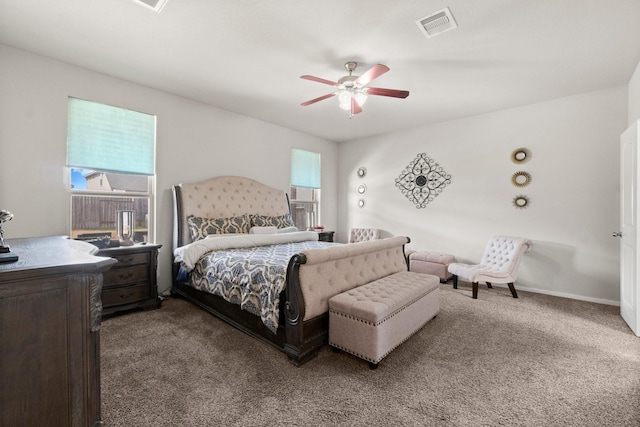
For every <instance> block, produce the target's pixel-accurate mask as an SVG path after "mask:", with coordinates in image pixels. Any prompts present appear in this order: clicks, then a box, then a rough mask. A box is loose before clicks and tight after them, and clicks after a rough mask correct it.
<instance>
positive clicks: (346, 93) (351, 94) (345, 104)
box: [337, 89, 368, 111]
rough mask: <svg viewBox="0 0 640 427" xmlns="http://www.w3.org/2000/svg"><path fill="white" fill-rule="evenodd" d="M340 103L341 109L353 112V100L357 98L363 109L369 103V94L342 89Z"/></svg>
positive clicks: (339, 97)
mask: <svg viewBox="0 0 640 427" xmlns="http://www.w3.org/2000/svg"><path fill="white" fill-rule="evenodd" d="M337 98H338V103H339V104H340V108H342V109H343V110H346V111H351V98H355V100H356V102H357V103H358V105H360V106H361V107H362V106H363V105H364V103H365V102H367V98H368V96H367V94H366V93H365V92H364V91H363V90H362V89H355V90H354V89H342V90H340V91H339V92H338V96H337Z"/></svg>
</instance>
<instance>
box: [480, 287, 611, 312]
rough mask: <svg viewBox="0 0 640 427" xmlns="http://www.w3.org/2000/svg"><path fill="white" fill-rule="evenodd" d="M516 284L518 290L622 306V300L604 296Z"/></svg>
mask: <svg viewBox="0 0 640 427" xmlns="http://www.w3.org/2000/svg"><path fill="white" fill-rule="evenodd" d="M492 285H493V286H494V287H499V288H508V287H507V285H502V284H496V283H492ZM515 285H516V291H525V292H533V293H535V294H543V295H551V296H554V297H561V298H569V299H575V300H578V301H587V302H595V303H597V304H604V305H614V306H617V307H620V301H613V300H608V299H602V298H591V297H585V296H583V295H575V294H568V293H565V292H556V291H548V290H546V289H538V288H529V287H527V286H519V285H518V282H516V284H515Z"/></svg>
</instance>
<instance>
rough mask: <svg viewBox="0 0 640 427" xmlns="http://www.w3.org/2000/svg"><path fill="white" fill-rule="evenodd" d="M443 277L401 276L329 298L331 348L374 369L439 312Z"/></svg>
mask: <svg viewBox="0 0 640 427" xmlns="http://www.w3.org/2000/svg"><path fill="white" fill-rule="evenodd" d="M439 285H440V284H439V282H438V278H437V277H435V276H429V275H424V274H419V273H414V272H411V271H401V272H399V273H394V274H391V275H389V276H387V277H383V278H382V279H378V280H376V281H373V282H370V283H367V284H366V285H363V286H359V287H357V288H354V289H351V290H349V291H346V292H343V293H341V294H338V295H335V296H333V297H332V298H330V299H329V345H331V346H333V347H335V348H337V349H341V350H344V351H346V352H348V353H351V354H353V355H355V356H358V357H360V358H361V359H364V360H367V361H368V362H369V366H370V367H371V368H372V369H375V368H376V367H377V366H378V363H379V362H380V361H381V360H382V359H383V358H384V357H385V356H386V355H387V354H389V353H390V352H391V351H392V350H393V349H394V348H396V347H397V346H399V345H400V344H402V343H403V342H404V341H406V340H407V339H408V338H409V337H410V336H411V335H413V334H414V333H416V332H417V331H418V330H419V329H420V328H422V327H423V326H424V325H425V324H426V323H427V322H428V321H429V320H431V319H432V318H433V317H435V316H436V314H438V312H439V311H440V286H439Z"/></svg>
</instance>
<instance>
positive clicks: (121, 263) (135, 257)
mask: <svg viewBox="0 0 640 427" xmlns="http://www.w3.org/2000/svg"><path fill="white" fill-rule="evenodd" d="M114 258H115V259H117V260H118V264H116V265H115V267H116V268H118V267H128V266H130V265H136V264H148V263H149V252H142V253H133V254H120V255H116V256H114Z"/></svg>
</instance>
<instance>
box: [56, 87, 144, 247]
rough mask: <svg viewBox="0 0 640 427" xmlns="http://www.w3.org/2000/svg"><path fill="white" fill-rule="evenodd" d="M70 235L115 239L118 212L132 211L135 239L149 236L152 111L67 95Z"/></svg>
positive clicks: (139, 239) (116, 236)
mask: <svg viewBox="0 0 640 427" xmlns="http://www.w3.org/2000/svg"><path fill="white" fill-rule="evenodd" d="M68 107H69V108H68V113H69V115H68V124H67V166H68V169H69V182H70V184H71V186H70V187H71V188H70V193H71V237H73V238H81V239H82V238H93V237H98V236H104V235H108V236H109V237H111V238H114V239H115V238H118V235H117V222H118V219H117V217H118V211H122V210H132V211H134V229H135V233H134V238H133V240H134V241H138V242H141V241H147V240H148V241H152V240H153V224H154V220H153V219H154V216H153V187H154V174H155V125H156V118H155V116H153V115H149V114H144V113H139V112H136V111H131V110H126V109H124V108H118V107H113V106H109V105H104V104H99V103H95V102H90V101H85V100H81V99H77V98H71V97H70V98H69V104H68Z"/></svg>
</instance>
